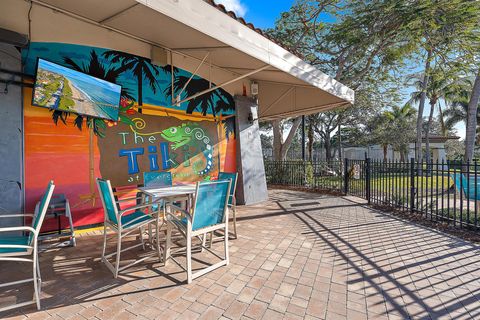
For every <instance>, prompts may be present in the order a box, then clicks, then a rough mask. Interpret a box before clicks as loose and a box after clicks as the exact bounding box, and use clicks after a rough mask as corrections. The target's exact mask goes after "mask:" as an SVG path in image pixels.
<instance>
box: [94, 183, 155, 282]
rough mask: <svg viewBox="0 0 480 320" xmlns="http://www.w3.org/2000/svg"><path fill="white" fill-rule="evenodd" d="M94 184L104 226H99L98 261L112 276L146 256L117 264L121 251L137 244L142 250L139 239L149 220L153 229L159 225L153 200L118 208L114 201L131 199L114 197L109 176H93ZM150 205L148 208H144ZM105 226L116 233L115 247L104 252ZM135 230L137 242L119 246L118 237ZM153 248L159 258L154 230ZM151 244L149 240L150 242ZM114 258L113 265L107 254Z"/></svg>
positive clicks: (121, 237)
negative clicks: (100, 231)
mask: <svg viewBox="0 0 480 320" xmlns="http://www.w3.org/2000/svg"><path fill="white" fill-rule="evenodd" d="M97 186H98V190H99V192H100V198H101V200H102V204H103V211H104V215H105V220H104V227H103V250H102V261H103V263H105V265H106V266H107V267H108V269H109V270H110V271H111V272H112V273H113V275H114V277H115V278H117V277H118V273H119V272H120V271H122V270H125V269H127V268H129V267H131V266H133V265H135V264H138V263H140V262H142V261H144V260H146V259H148V258H150V256H146V257H143V258H141V259H138V260H135V261H134V262H132V263H129V264H127V265H125V266H122V267H120V255H121V253H122V252H125V251H128V250H131V249H134V248H137V247H139V246H142V247H143V249H144V250H145V242H144V240H143V233H144V232H143V231H144V228H145V227H146V226H148V225H150V224H152V223H153V224H155V229H157V228H158V225H159V214H158V212H157V213H156V214H155V211H154V210H153V209H152V206H153V204H154V203H148V204H138V205H135V206H132V207H128V208H124V209H122V210H119V209H118V202H120V201H131V200H132V199H122V200H119V201H115V198H114V195H113V190H112V186H111V184H110V181H109V180H104V179H100V178H97ZM148 209H150V210H148ZM127 213H128V214H127ZM107 227H108V228H110V229H111V230H112V231H114V232H115V233H116V237H117V250H116V251H115V252H113V253H110V254H108V255H105V251H106V247H107ZM135 231H138V232H139V234H140V243H139V244H136V245H133V246H130V247H127V248H125V249H122V239H123V238H125V237H126V236H128V235H130V234H131V233H132V232H135ZM156 238H157V239H156V244H155V247H156V251H157V254H158V257H159V258H160V259H161V258H162V256H161V254H160V241H159V233H158V232H156ZM152 246H153V244H152ZM114 256H115V257H116V258H115V265H113V264H112V263H111V262H110V261H109V260H108V259H109V258H111V257H114Z"/></svg>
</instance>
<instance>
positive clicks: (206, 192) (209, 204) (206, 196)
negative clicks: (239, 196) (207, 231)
mask: <svg viewBox="0 0 480 320" xmlns="http://www.w3.org/2000/svg"><path fill="white" fill-rule="evenodd" d="M230 184H231V182H230V181H225V180H222V181H212V182H202V183H200V182H197V190H196V193H195V205H194V210H193V217H192V219H193V221H192V230H194V231H195V230H198V229H202V228H206V227H209V226H213V225H216V224H220V223H223V222H225V212H226V210H227V203H228V198H229V190H230Z"/></svg>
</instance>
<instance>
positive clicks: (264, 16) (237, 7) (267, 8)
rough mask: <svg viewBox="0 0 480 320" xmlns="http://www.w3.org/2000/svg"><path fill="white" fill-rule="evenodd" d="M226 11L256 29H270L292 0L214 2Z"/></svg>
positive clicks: (226, 0)
mask: <svg viewBox="0 0 480 320" xmlns="http://www.w3.org/2000/svg"><path fill="white" fill-rule="evenodd" d="M215 2H216V3H217V4H220V3H221V4H223V5H224V6H225V8H226V9H227V10H231V11H234V12H235V14H237V16H240V17H242V18H244V19H245V21H247V22H251V23H253V24H254V25H255V27H257V28H262V29H265V28H271V27H273V26H274V25H275V20H276V19H277V18H278V17H279V16H280V13H282V12H284V11H288V9H290V6H291V5H292V4H293V2H294V0H216V1H215Z"/></svg>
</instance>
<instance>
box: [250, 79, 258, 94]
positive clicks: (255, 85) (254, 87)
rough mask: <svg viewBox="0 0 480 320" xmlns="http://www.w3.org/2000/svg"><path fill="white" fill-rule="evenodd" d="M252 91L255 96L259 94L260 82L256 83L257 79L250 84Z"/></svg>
mask: <svg viewBox="0 0 480 320" xmlns="http://www.w3.org/2000/svg"><path fill="white" fill-rule="evenodd" d="M250 93H251V95H252V96H253V97H256V96H258V83H256V82H255V81H252V83H251V84H250Z"/></svg>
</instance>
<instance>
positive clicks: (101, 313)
mask: <svg viewBox="0 0 480 320" xmlns="http://www.w3.org/2000/svg"><path fill="white" fill-rule="evenodd" d="M352 200H353V201H352ZM358 201H360V200H358V199H356V198H351V199H346V198H339V197H333V196H326V195H316V194H311V193H303V192H296V191H286V190H271V191H270V201H268V202H266V203H263V204H259V205H255V206H248V207H243V208H240V209H239V216H240V218H239V225H238V226H239V230H240V237H239V238H238V239H237V240H233V241H231V245H230V252H231V263H230V265H229V266H228V267H224V268H221V269H218V270H216V271H215V272H212V273H209V274H207V275H206V276H203V277H202V278H199V279H197V280H195V281H194V282H193V283H192V284H191V285H186V284H184V283H183V281H185V279H186V276H185V274H184V273H183V272H181V270H180V269H179V268H178V267H177V266H176V265H174V264H173V263H171V264H169V265H168V266H167V267H163V266H161V264H160V263H159V262H158V261H156V260H152V261H150V262H147V263H145V264H141V265H139V266H138V267H135V268H133V269H130V270H128V271H127V272H126V273H124V274H123V275H122V276H121V277H119V279H117V280H115V279H113V277H112V275H111V273H110V272H109V271H107V269H106V267H105V266H103V265H102V263H101V262H100V261H99V259H98V257H99V256H100V249H101V235H100V233H98V232H96V233H93V234H88V235H83V236H81V237H79V239H78V245H77V248H63V249H50V250H48V251H47V252H44V253H42V255H41V270H42V276H43V279H44V286H43V300H42V303H43V310H42V311H40V312H37V311H36V310H35V309H34V308H33V307H30V308H26V309H23V310H22V312H20V311H16V312H13V313H9V314H3V315H2V314H0V318H2V317H3V318H7V319H11V318H13V319H17V318H18V319H24V318H27V317H28V318H34V319H44V318H55V319H85V318H86V319H92V318H98V319H133V318H140V319H177V318H178V319H197V318H199V319H217V318H229V319H262V318H263V319H268V320H273V319H301V318H306V319H314V318H320V319H408V318H413V319H430V318H431V319H450V318H454V319H472V318H473V319H474V318H480V302H479V299H480V280H479V279H480V255H479V247H478V246H475V245H472V244H470V243H468V242H464V241H461V240H459V239H457V238H453V237H450V236H448V235H445V234H443V233H440V232H437V231H434V230H430V229H427V228H424V227H421V226H417V225H415V224H412V223H409V222H404V221H402V220H399V219H397V218H395V217H393V216H389V215H386V214H384V213H382V212H379V211H375V210H372V209H369V208H367V207H364V206H363V205H362V204H361V203H359V202H358ZM214 247H218V248H219V249H221V248H220V247H221V245H220V244H214ZM197 257H198V258H197V262H196V265H197V266H198V265H200V264H202V260H203V259H204V254H200V256H198V255H197ZM205 257H206V256H205ZM181 259H182V258H179V260H181ZM181 261H183V260H181ZM205 261H208V260H205ZM12 270H15V272H13V273H14V274H12ZM20 270H22V267H21V266H20V265H17V264H15V263H8V264H7V263H4V262H1V263H0V282H4V281H6V279H7V278H8V279H11V280H13V278H15V277H19V276H21V275H22V274H21V271H20ZM29 290H31V289H30V288H29V287H25V288H23V289H22V290H21V291H20V292H18V291H8V292H1V291H0V304H4V303H6V302H9V301H12V299H17V298H18V299H21V298H23V296H24V295H25V294H30V292H31V291H29Z"/></svg>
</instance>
